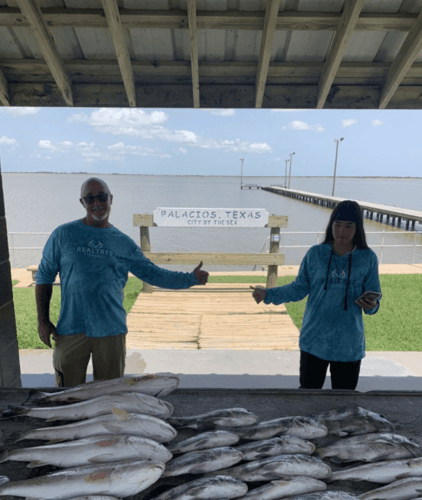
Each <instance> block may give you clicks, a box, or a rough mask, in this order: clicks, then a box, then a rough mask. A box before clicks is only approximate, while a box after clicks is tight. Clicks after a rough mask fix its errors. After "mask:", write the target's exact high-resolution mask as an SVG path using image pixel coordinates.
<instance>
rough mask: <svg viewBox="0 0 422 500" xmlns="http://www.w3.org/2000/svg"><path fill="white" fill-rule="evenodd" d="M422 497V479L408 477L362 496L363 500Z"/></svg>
mask: <svg viewBox="0 0 422 500" xmlns="http://www.w3.org/2000/svg"><path fill="white" fill-rule="evenodd" d="M421 496H422V478H421V477H407V478H405V479H399V480H398V481H394V482H393V483H390V484H388V485H387V486H381V487H380V488H375V489H374V490H371V491H367V492H366V493H363V494H362V495H360V497H359V498H360V499H361V500H410V499H412V500H413V499H416V498H417V497H421Z"/></svg>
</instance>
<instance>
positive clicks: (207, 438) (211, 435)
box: [167, 431, 240, 453]
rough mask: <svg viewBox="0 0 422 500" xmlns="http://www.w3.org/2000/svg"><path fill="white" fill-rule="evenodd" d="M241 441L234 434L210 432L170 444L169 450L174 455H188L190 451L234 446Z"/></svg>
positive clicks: (168, 445)
mask: <svg viewBox="0 0 422 500" xmlns="http://www.w3.org/2000/svg"><path fill="white" fill-rule="evenodd" d="M239 439H240V438H239V436H238V435H237V434H234V433H233V432H229V431H208V432H203V433H201V434H197V435H196V436H193V437H191V438H188V439H184V440H183V441H179V442H177V443H174V444H172V443H168V444H167V449H168V450H170V451H171V452H172V453H187V452H188V451H197V450H206V449H209V448H218V447H220V446H230V445H232V444H236V443H237V442H238V441H239Z"/></svg>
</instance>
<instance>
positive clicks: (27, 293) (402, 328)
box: [13, 274, 422, 351]
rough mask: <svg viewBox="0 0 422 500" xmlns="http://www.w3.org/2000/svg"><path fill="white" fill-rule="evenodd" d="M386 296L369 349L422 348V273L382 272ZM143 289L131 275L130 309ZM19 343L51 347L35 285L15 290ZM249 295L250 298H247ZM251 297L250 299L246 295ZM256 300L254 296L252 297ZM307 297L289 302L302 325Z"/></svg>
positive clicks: (231, 279) (246, 279)
mask: <svg viewBox="0 0 422 500" xmlns="http://www.w3.org/2000/svg"><path fill="white" fill-rule="evenodd" d="M293 280H294V276H283V277H280V278H278V285H279V286H281V285H285V284H287V283H290V282H291V281H293ZM380 280H381V288H382V293H383V298H382V301H381V307H380V310H379V311H378V313H377V314H376V315H374V316H367V315H364V323H365V333H366V349H367V350H368V351H421V350H422V335H420V325H421V324H422V308H421V306H420V304H421V303H422V275H417V274H416V275H393V274H384V275H381V276H380ZM209 281H210V283H263V284H264V283H265V281H266V277H265V276H246V275H245V276H210V280H209ZM141 290H142V281H140V280H138V279H137V278H129V280H128V282H127V285H126V288H125V300H124V307H125V310H126V312H129V311H130V309H131V307H132V305H133V304H134V302H135V300H136V297H137V296H138V294H139V292H140V291H141ZM13 296H14V303H15V313H16V323H17V330H18V344H19V348H20V349H43V348H45V349H47V347H46V346H45V345H44V344H43V343H42V342H41V341H40V340H39V338H38V333H37V317H36V307H35V289H34V288H15V289H14V290H13ZM245 299H246V298H245ZM246 300H247V299H246ZM250 300H252V299H250ZM305 306H306V299H304V300H302V301H300V302H290V303H289V304H286V308H287V312H288V313H289V315H290V316H291V318H292V320H293V321H294V323H295V325H296V326H297V327H298V328H299V329H300V328H301V326H302V318H303V312H304V310H305ZM59 309H60V287H58V286H54V287H53V297H52V301H51V307H50V310H51V320H52V321H53V323H56V322H57V318H58V314H59Z"/></svg>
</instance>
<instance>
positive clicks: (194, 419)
mask: <svg viewBox="0 0 422 500" xmlns="http://www.w3.org/2000/svg"><path fill="white" fill-rule="evenodd" d="M258 418H259V417H258V416H257V415H255V414H254V413H252V412H251V411H249V410H246V409H245V408H227V409H221V410H215V411H211V412H208V413H204V414H201V415H194V416H191V417H171V418H170V419H169V423H170V425H172V426H173V427H176V428H178V427H188V428H190V429H197V430H206V429H215V428H216V427H229V428H232V427H242V426H246V425H252V424H254V423H255V422H257V421H258Z"/></svg>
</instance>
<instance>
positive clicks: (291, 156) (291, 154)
mask: <svg viewBox="0 0 422 500" xmlns="http://www.w3.org/2000/svg"><path fill="white" fill-rule="evenodd" d="M294 154H295V153H290V170H289V186H288V188H289V189H290V177H291V176H292V158H293V155H294Z"/></svg>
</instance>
